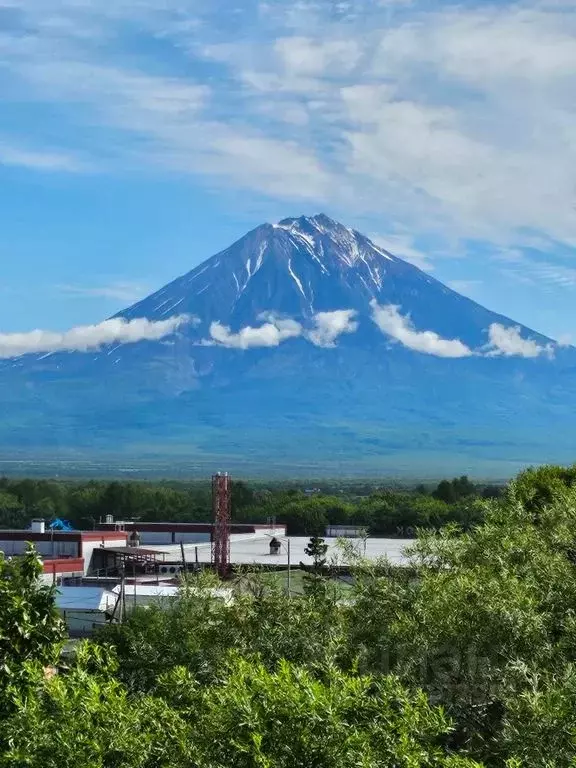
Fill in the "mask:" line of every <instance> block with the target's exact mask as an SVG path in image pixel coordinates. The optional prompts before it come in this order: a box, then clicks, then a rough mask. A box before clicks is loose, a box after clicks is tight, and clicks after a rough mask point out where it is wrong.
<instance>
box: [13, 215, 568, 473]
mask: <svg viewBox="0 0 576 768" xmlns="http://www.w3.org/2000/svg"><path fill="white" fill-rule="evenodd" d="M393 306H395V307H398V308H399V309H398V310H396V315H394V314H393V313H392V322H393V325H394V323H395V324H396V326H398V325H399V324H400V326H402V327H401V328H400V331H401V332H398V333H396V331H395V332H394V333H393V334H392V335H390V332H389V331H390V328H389V326H388V325H387V326H386V328H385V332H383V330H382V329H381V328H379V327H378V325H377V324H376V323H375V322H374V310H375V308H378V307H384V308H390V307H393ZM323 313H324V314H323ZM335 313H336V314H335ZM175 314H185V315H188V316H189V318H190V322H188V323H187V324H186V325H184V326H182V327H181V328H180V330H179V331H178V332H177V333H176V334H174V335H172V336H170V337H168V338H166V339H163V340H161V341H155V342H140V343H137V344H126V345H123V346H121V347H119V348H115V347H108V348H103V349H102V350H100V351H98V352H94V353H89V354H86V353H58V354H53V355H50V356H48V357H46V356H43V358H42V359H40V358H38V357H34V356H26V357H23V358H19V359H18V360H15V361H14V360H12V361H9V362H7V363H6V364H5V365H4V366H3V367H2V370H0V404H2V405H3V406H4V411H5V413H6V414H8V416H7V418H5V420H4V423H3V426H0V438H1V439H2V441H3V444H4V445H5V446H7V447H8V448H10V450H11V451H13V452H14V451H16V452H17V453H18V455H21V456H29V455H32V454H35V455H40V454H42V455H45V454H46V452H54V451H56V452H57V453H60V454H62V455H67V456H77V455H83V456H105V455H106V456H110V455H127V456H130V455H131V456H134V457H139V458H142V457H145V456H148V457H151V458H150V460H154V461H159V460H162V459H163V458H164V457H166V456H171V457H175V458H174V460H175V461H186V460H188V459H190V460H192V461H195V462H197V463H199V464H203V465H205V466H214V464H219V463H221V462H222V461H224V462H225V463H226V464H227V466H238V465H239V464H240V465H241V466H246V467H247V468H248V471H251V472H254V471H256V469H255V468H256V467H258V471H259V472H266V465H265V466H262V462H263V461H265V462H267V465H268V466H274V465H277V464H278V463H280V465H282V466H284V467H285V468H286V471H289V472H292V473H295V472H299V473H302V474H308V475H310V474H313V473H314V472H312V469H313V468H314V471H316V472H319V471H326V472H332V471H335V468H336V467H337V468H338V471H350V472H359V473H367V472H368V473H374V472H384V473H390V472H394V473H395V472H399V471H408V472H410V471H412V472H413V473H414V474H420V475H421V474H423V473H426V472H428V473H434V472H438V473H445V472H448V471H452V470H453V471H460V470H461V471H469V472H472V473H476V474H477V473H481V474H487V473H488V474H498V475H499V476H502V475H504V474H506V473H507V471H508V470H510V471H514V470H515V469H516V468H517V467H518V466H519V465H522V464H523V463H526V462H536V461H545V460H555V461H568V460H570V459H571V458H572V455H571V451H572V446H571V440H570V436H569V435H570V432H569V428H570V425H572V426H574V425H573V422H574V420H575V419H574V416H573V415H572V404H573V403H574V393H575V384H574V382H575V378H574V370H575V367H576V366H575V361H574V351H573V350H571V349H564V350H563V349H560V348H556V347H554V346H553V344H552V342H551V340H550V339H547V338H545V337H543V336H541V335H539V334H537V333H535V332H534V331H532V330H530V329H528V328H524V327H521V326H519V327H518V328H519V330H518V332H517V333H518V337H519V338H522V339H523V340H524V342H525V343H526V342H527V343H529V344H532V345H534V348H535V349H538V350H544V349H545V348H546V349H548V350H550V351H551V354H552V352H553V358H552V357H551V354H537V353H536V356H535V357H533V358H531V359H526V358H525V357H504V356H501V355H495V356H490V353H488V352H487V351H486V344H487V342H488V333H489V329H490V327H491V326H494V325H497V326H499V327H502V328H503V329H505V330H506V329H507V330H509V329H513V328H514V327H516V325H517V324H515V323H513V322H512V321H511V320H509V319H508V318H505V317H502V316H500V315H497V314H495V313H492V312H490V311H489V310H487V309H485V308H484V307H481V306H480V305H478V304H476V303H475V302H473V301H471V300H469V299H467V298H465V297H463V296H460V295H459V294H457V293H455V292H454V291H452V290H450V289H449V288H447V287H446V286H444V285H442V284H441V283H439V282H438V281H437V280H435V279H434V278H432V277H431V276H429V275H427V274H425V273H423V272H422V271H420V270H419V269H417V268H416V267H414V266H413V265H411V264H408V263H406V262H404V261H402V260H401V259H398V258H397V257H395V256H393V255H392V254H390V253H387V252H386V251H384V250H382V249H381V248H379V247H377V246H376V245H375V244H374V243H372V242H371V241H370V240H369V239H368V238H366V237H364V236H363V235H361V234H360V233H358V232H355V231H353V230H349V229H347V228H346V227H344V226H343V225H341V224H339V223H337V222H334V221H332V220H331V219H329V218H328V217H326V216H324V215H322V214H320V215H317V216H313V217H301V218H298V219H285V220H283V221H281V222H279V223H278V224H275V225H271V224H265V225H262V226H260V227H258V228H256V229H255V230H253V231H251V232H249V233H248V234H247V235H245V236H244V237H243V238H241V239H240V240H239V241H238V242H236V243H234V244H233V245H232V246H231V247H230V248H228V249H226V250H225V251H222V252H221V253H219V254H217V255H215V256H213V257H212V258H211V259H208V260H207V261H205V262H204V263H203V264H201V265H199V266H198V267H196V268H195V269H194V270H192V271H191V272H189V273H188V274H186V275H184V276H182V277H180V278H178V279H177V280H175V281H173V282H172V283H170V284H169V285H167V286H165V287H163V288H161V289H160V290H159V291H157V292H156V293H154V294H152V295H151V296H150V297H148V298H146V299H144V300H143V301H141V302H138V303H137V304H135V305H133V306H132V307H129V308H128V309H126V310H124V311H123V312H121V313H119V315H118V317H122V318H126V319H128V320H130V319H134V318H139V317H145V318H148V319H149V320H152V321H157V320H164V319H166V318H168V317H171V316H173V315H175ZM399 318H400V319H399ZM388 319H389V318H388ZM402 324H403V325H402ZM263 326H266V328H265V329H264V331H263V330H262V327H263ZM330 334H332V335H330ZM334 334H335V335H334ZM414 334H416V335H414ZM430 334H431V335H430ZM455 340H458V342H459V343H460V347H458V348H457V349H456V354H460V351H459V350H461V349H465V350H466V351H465V353H463V356H462V357H456V359H453V358H450V357H448V358H446V357H442V356H440V354H448V353H447V352H446V350H447V349H448V347H447V346H446V344H447V343H448V345H450V344H452V347H449V349H450V350H451V352H450V354H452V353H453V352H454V343H455ZM266 345H268V346H266ZM411 345H412V347H414V346H415V347H416V348H420V349H422V348H425V349H426V350H427V351H428V352H429V351H430V350H433V351H434V354H429V353H423V352H422V351H415V348H410V346H411ZM529 351H530V350H529V349H528V352H529ZM554 425H557V433H556V434H555V436H554V439H553V440H552V439H551V438H550V429H551V428H554ZM243 457H244V458H243ZM244 460H246V462H247V463H246V464H244V463H243V462H244ZM498 469H500V470H501V471H498Z"/></svg>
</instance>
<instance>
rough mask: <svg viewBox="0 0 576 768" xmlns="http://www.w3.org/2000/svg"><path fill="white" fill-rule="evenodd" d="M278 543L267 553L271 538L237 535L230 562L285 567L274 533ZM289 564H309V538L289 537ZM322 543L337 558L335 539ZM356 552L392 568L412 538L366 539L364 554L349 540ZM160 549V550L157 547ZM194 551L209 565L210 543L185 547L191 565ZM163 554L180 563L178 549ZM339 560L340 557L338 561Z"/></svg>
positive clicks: (284, 544) (165, 549) (360, 546)
mask: <svg viewBox="0 0 576 768" xmlns="http://www.w3.org/2000/svg"><path fill="white" fill-rule="evenodd" d="M276 537H277V538H279V540H280V543H281V545H282V546H281V548H280V551H279V552H278V554H277V555H271V554H270V540H271V538H272V536H262V535H258V534H256V535H254V536H251V537H245V536H239V537H238V538H235V537H234V536H231V538H230V562H231V563H233V564H237V565H241V564H243V565H254V564H258V565H276V566H278V565H287V564H288V551H287V541H288V539H287V538H285V537H283V536H281V535H279V534H276ZM289 540H290V562H291V564H292V565H295V566H297V565H298V564H299V563H300V562H302V563H304V564H305V565H312V563H313V559H312V558H311V557H309V556H308V555H307V554H306V553H305V552H304V550H305V549H306V547H307V546H308V543H309V541H310V538H309V537H307V536H290V537H289ZM324 541H325V543H326V544H327V545H328V552H327V555H326V556H327V558H328V560H330V558H331V557H337V556H338V555H339V550H338V548H337V542H338V541H339V539H337V538H329V537H325V539H324ZM348 541H349V542H350V543H352V545H353V546H354V547H355V548H356V549H357V551H358V553H359V554H360V555H362V556H365V557H366V558H367V559H369V560H377V559H379V558H382V557H386V558H387V559H388V560H389V561H390V562H391V563H392V564H393V565H404V564H406V563H407V558H406V556H405V554H404V549H405V548H406V547H407V546H409V545H411V544H413V543H414V541H413V539H384V538H382V539H380V538H368V539H367V540H366V551H364V542H363V541H362V540H360V539H350V540H348ZM158 549H160V548H158ZM195 550H197V551H198V562H200V563H209V562H211V547H210V544H190V545H186V544H185V545H184V552H185V555H186V558H187V560H188V562H194V558H195ZM162 551H163V552H165V553H166V560H167V561H171V560H181V558H182V555H181V549H180V545H178V546H162ZM341 560H342V557H341V556H340V561H341Z"/></svg>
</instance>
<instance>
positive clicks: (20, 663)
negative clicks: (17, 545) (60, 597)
mask: <svg viewBox="0 0 576 768" xmlns="http://www.w3.org/2000/svg"><path fill="white" fill-rule="evenodd" d="M41 573H42V564H41V562H40V560H39V559H38V557H37V555H36V554H35V552H34V551H33V550H31V549H30V550H28V552H27V553H26V554H25V555H24V556H23V557H17V558H6V557H5V556H4V555H3V554H1V553H0V713H2V712H3V711H5V710H6V709H9V708H10V707H11V701H12V698H13V697H14V696H16V695H18V694H19V693H20V692H21V691H22V689H24V688H26V686H28V684H29V681H30V673H31V670H33V669H34V668H36V667H39V668H43V667H45V666H49V665H51V664H54V663H55V662H56V660H57V659H58V655H59V645H58V644H59V642H60V641H61V640H62V639H63V638H64V628H63V626H62V622H61V621H60V619H59V618H58V615H57V613H56V610H55V608H54V599H53V590H52V588H50V587H44V586H41V585H40V584H39V583H38V577H39V575H40V574H41Z"/></svg>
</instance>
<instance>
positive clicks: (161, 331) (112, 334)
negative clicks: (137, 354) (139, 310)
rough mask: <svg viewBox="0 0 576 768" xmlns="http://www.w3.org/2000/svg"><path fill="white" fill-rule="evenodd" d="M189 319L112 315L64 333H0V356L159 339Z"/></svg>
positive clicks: (83, 350) (8, 356)
mask: <svg viewBox="0 0 576 768" xmlns="http://www.w3.org/2000/svg"><path fill="white" fill-rule="evenodd" d="M190 321H191V318H189V317H188V316H187V315H176V316H174V317H170V318H168V319H167V320H160V321H157V322H153V321H151V320H147V319H146V318H144V317H139V318H136V319H134V320H125V319H124V318H112V319H111V320H105V321H104V322H103V323H98V324H97V325H80V326H77V327H76V328H71V329H70V330H69V331H65V332H64V333H56V332H53V331H42V330H35V331H30V332H28V333H0V358H4V359H7V358H8V359H10V358H14V357H20V356H22V355H29V354H50V353H53V352H90V351H93V350H98V349H100V348H101V347H103V346H105V345H106V344H135V343H136V342H139V341H160V340H161V339H163V338H165V337H166V336H170V335H172V334H173V333H174V332H175V331H177V330H178V329H179V328H180V327H181V326H183V325H185V324H186V323H189V322H190Z"/></svg>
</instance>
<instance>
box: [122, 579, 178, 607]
mask: <svg viewBox="0 0 576 768" xmlns="http://www.w3.org/2000/svg"><path fill="white" fill-rule="evenodd" d="M120 590H121V587H120V585H119V584H118V585H117V586H115V587H114V589H113V590H112V592H113V593H114V595H115V596H116V598H118V597H119V596H120ZM177 596H178V587H174V586H172V585H170V584H126V585H125V586H124V599H125V602H126V610H130V608H133V607H134V606H143V605H150V603H155V602H161V601H163V600H167V599H173V598H175V597H177Z"/></svg>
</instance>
